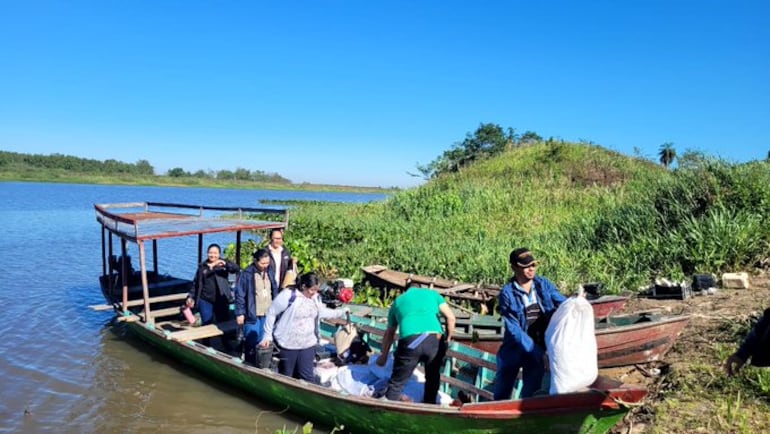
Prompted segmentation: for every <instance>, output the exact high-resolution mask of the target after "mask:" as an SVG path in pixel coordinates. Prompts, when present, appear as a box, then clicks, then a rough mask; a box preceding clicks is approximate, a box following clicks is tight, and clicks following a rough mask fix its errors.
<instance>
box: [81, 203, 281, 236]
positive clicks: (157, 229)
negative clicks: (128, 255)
mask: <svg viewBox="0 0 770 434" xmlns="http://www.w3.org/2000/svg"><path fill="white" fill-rule="evenodd" d="M94 208H95V209H96V220H97V221H98V222H99V223H101V225H102V227H104V228H105V229H106V230H108V231H110V232H111V233H113V234H115V235H116V236H118V237H120V238H123V239H126V240H128V241H133V242H137V241H143V240H155V239H160V238H173V237H182V236H189V235H198V234H210V233H217V232H239V231H249V230H264V229H272V228H285V227H286V225H287V224H288V222H289V213H288V211H287V210H286V209H285V208H244V207H215V206H202V205H186V204H173V203H157V202H134V203H112V204H94ZM254 214H256V215H258V216H260V217H262V218H270V217H273V218H275V220H272V219H268V220H256V219H251V218H248V219H247V218H246V215H254ZM279 219H280V220H279Z"/></svg>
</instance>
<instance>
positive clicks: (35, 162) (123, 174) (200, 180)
mask: <svg viewBox="0 0 770 434" xmlns="http://www.w3.org/2000/svg"><path fill="white" fill-rule="evenodd" d="M0 181H37V182H61V183H81V184H115V185H162V186H173V187H209V188H239V189H261V190H303V191H308V190H310V191H345V192H377V193H383V192H390V191H393V189H382V188H376V187H351V186H342V185H319V184H307V183H302V184H294V183H292V182H291V181H290V180H288V179H286V178H284V177H282V176H280V175H278V174H276V173H265V172H263V171H260V170H254V171H250V170H248V169H244V168H237V169H236V170H235V171H231V170H219V171H209V172H205V171H202V170H199V171H197V172H195V173H190V172H188V171H185V170H184V169H182V168H181V167H175V168H173V169H171V170H169V171H168V172H167V174H166V175H155V169H154V168H153V166H152V165H151V164H150V163H149V162H148V161H147V160H139V161H137V162H136V163H124V162H120V161H116V160H105V161H99V160H93V159H86V158H79V157H74V156H71V155H61V154H52V155H32V154H21V153H16V152H6V151H0Z"/></svg>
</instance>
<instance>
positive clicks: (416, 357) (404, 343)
mask: <svg viewBox="0 0 770 434" xmlns="http://www.w3.org/2000/svg"><path fill="white" fill-rule="evenodd" d="M420 336H421V335H412V336H407V337H405V338H401V339H399V340H398V345H397V347H396V353H395V354H394V355H393V374H392V375H391V376H390V380H389V381H388V391H387V392H386V393H385V397H386V398H388V399H389V400H391V401H396V400H399V399H401V392H402V391H403V390H404V386H405V385H406V383H407V382H408V381H409V378H410V377H411V376H412V373H413V372H414V368H416V367H417V364H418V363H420V362H422V363H423V364H424V365H425V393H424V394H423V399H422V402H424V403H426V404H435V403H436V396H437V395H438V387H439V383H440V380H441V365H442V364H443V363H444V356H445V355H446V350H447V343H446V341H445V340H443V339H441V338H439V336H440V335H438V334H436V333H431V334H428V336H427V337H425V339H424V340H423V341H422V342H420V343H419V345H416V346H415V345H413V343H414V342H415V341H416V340H417V339H420ZM410 347H414V348H410Z"/></svg>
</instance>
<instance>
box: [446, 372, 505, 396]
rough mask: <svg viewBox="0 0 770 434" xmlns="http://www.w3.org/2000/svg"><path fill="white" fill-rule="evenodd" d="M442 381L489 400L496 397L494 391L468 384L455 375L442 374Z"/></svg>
mask: <svg viewBox="0 0 770 434" xmlns="http://www.w3.org/2000/svg"><path fill="white" fill-rule="evenodd" d="M441 382H443V383H446V384H449V385H451V386H452V387H454V388H456V389H460V390H464V391H466V392H468V393H471V394H474V395H476V396H477V397H479V398H484V399H486V400H489V401H493V400H494V398H495V395H494V393H492V392H490V391H488V390H484V389H479V388H478V387H476V386H474V385H472V384H468V383H467V382H465V381H463V380H460V379H457V378H454V377H448V376H446V375H443V374H441Z"/></svg>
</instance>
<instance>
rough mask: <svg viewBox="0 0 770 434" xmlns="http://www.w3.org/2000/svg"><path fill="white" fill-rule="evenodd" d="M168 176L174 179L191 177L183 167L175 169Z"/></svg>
mask: <svg viewBox="0 0 770 434" xmlns="http://www.w3.org/2000/svg"><path fill="white" fill-rule="evenodd" d="M167 175H168V176H170V177H172V178H183V177H185V176H190V174H189V173H187V172H185V170H184V169H182V168H181V167H174V168H173V169H171V170H169V171H168V173H167Z"/></svg>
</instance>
